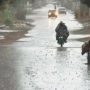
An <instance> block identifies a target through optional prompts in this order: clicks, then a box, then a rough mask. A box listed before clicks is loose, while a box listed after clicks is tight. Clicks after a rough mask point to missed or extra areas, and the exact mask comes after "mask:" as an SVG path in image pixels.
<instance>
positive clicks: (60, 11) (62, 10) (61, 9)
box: [58, 7, 66, 14]
mask: <svg viewBox="0 0 90 90" xmlns="http://www.w3.org/2000/svg"><path fill="white" fill-rule="evenodd" d="M58 14H66V9H65V8H64V7H60V8H58Z"/></svg>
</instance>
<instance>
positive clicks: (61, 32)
mask: <svg viewBox="0 0 90 90" xmlns="http://www.w3.org/2000/svg"><path fill="white" fill-rule="evenodd" d="M55 32H56V40H58V39H59V37H60V36H63V37H64V39H65V42H67V38H68V36H69V31H68V29H67V26H66V25H65V24H64V23H63V22H62V21H61V22H60V23H59V24H58V25H57V27H56V29H55Z"/></svg>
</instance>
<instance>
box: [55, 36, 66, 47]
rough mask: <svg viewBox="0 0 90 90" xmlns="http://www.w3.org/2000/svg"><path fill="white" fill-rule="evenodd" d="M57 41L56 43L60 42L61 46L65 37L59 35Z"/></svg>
mask: <svg viewBox="0 0 90 90" xmlns="http://www.w3.org/2000/svg"><path fill="white" fill-rule="evenodd" d="M57 41H58V44H60V45H61V47H63V45H64V43H65V38H64V36H60V37H59V38H58V40H57Z"/></svg>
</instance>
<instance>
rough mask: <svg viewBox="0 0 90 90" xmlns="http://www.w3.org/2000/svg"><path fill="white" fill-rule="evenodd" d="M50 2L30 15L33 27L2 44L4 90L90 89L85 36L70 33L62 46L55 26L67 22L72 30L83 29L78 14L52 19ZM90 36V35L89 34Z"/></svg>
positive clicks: (0, 84) (0, 80) (0, 81)
mask: <svg viewBox="0 0 90 90" xmlns="http://www.w3.org/2000/svg"><path fill="white" fill-rule="evenodd" d="M48 9H49V5H47V6H45V7H43V8H41V9H36V10H34V14H32V15H31V16H27V19H33V20H34V22H33V25H35V27H33V28H32V29H31V30H30V31H28V32H27V33H25V36H26V37H23V38H20V39H18V40H16V41H15V42H13V43H11V44H8V45H7V44H4V45H0V51H1V52H0V90H90V66H88V65H86V63H87V58H86V55H84V56H82V55H81V45H82V43H83V42H80V41H77V40H76V39H77V38H82V37H85V36H84V35H76V34H75V35H74V34H70V36H69V38H68V42H67V43H65V45H64V47H63V48H61V47H60V46H59V45H58V44H57V42H56V40H55V27H56V25H57V24H58V23H59V22H60V21H62V20H63V21H64V22H65V24H66V25H67V26H68V28H69V31H72V30H78V29H82V28H83V26H82V24H80V23H79V22H78V21H76V20H75V18H74V15H73V14H71V13H69V12H68V13H67V15H61V16H58V18H56V19H48V17H47V12H48ZM87 36H89V34H88V35H87Z"/></svg>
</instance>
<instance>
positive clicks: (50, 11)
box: [48, 10, 58, 18]
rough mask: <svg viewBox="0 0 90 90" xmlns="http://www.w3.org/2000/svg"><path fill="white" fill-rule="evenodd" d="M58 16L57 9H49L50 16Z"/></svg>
mask: <svg viewBox="0 0 90 90" xmlns="http://www.w3.org/2000/svg"><path fill="white" fill-rule="evenodd" d="M57 16H58V13H57V10H49V11H48V18H50V17H57Z"/></svg>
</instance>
